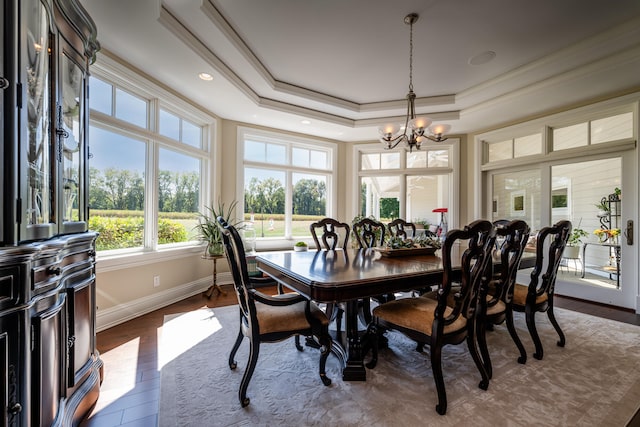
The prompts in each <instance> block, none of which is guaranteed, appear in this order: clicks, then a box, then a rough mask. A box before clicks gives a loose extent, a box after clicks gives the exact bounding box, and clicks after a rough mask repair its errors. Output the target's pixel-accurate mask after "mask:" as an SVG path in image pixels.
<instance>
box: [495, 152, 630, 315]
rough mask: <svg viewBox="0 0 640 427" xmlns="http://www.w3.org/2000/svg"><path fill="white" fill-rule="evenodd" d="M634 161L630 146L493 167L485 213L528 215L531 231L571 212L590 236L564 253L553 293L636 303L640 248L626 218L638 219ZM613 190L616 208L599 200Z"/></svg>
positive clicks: (571, 217)
mask: <svg viewBox="0 0 640 427" xmlns="http://www.w3.org/2000/svg"><path fill="white" fill-rule="evenodd" d="M635 168H636V166H635V160H634V156H633V155H630V152H629V151H626V152H620V153H614V154H606V155H600V156H589V157H586V156H585V157H584V158H572V159H563V160H559V161H556V162H548V163H539V164H536V165H526V166H522V167H521V168H518V169H509V170H495V171H491V172H488V176H487V178H488V179H487V181H485V182H487V184H488V185H489V187H490V188H488V190H489V191H488V193H487V194H491V196H490V199H489V200H488V207H489V214H490V215H488V217H490V218H492V219H493V220H496V219H502V218H509V219H516V218H518V219H523V220H525V221H527V223H528V224H529V225H530V226H531V230H532V234H535V232H537V231H538V230H540V228H542V227H544V226H546V225H550V224H554V223H556V222H557V221H559V220H561V219H569V220H570V221H571V222H572V224H573V227H574V228H581V229H582V230H584V231H585V232H586V233H587V236H586V237H583V239H582V242H580V249H581V251H580V255H579V257H577V258H575V259H573V262H569V260H568V259H567V260H565V263H564V266H563V269H564V270H563V274H559V275H558V279H557V282H556V293H557V294H560V295H566V296H571V297H575V298H580V299H585V300H589V301H595V302H601V303H605V304H610V305H615V306H619V307H626V308H633V309H635V308H636V300H635V295H636V290H637V289H636V287H637V283H638V278H637V277H638V276H637V272H638V268H637V260H638V251H637V243H636V242H632V239H633V230H632V228H631V227H628V221H632V223H633V224H635V222H636V220H637V218H636V216H637V210H636V209H635V207H636V206H637V205H638V191H637V185H636V181H635V180H634V177H635V176H636V171H635ZM611 198H612V199H613V200H618V199H619V203H617V204H615V206H614V208H615V212H614V213H613V215H612V213H611V212H609V214H606V213H603V212H602V209H601V206H599V205H600V204H601V201H602V200H605V199H606V200H610V199H611ZM629 225H631V224H629ZM599 230H604V232H601V233H598V231H599ZM606 230H609V232H608V233H607V231H606ZM598 234H600V236H601V238H600V237H599V235H598ZM608 235H610V236H611V237H609V238H608V239H606V241H604V242H603V240H604V238H605V237H606V236H608ZM627 235H630V236H631V240H628V239H627ZM603 243H604V244H603ZM585 244H586V246H585ZM520 279H521V280H522V279H525V280H526V279H527V277H521V278H520Z"/></svg>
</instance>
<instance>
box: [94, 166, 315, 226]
mask: <svg viewBox="0 0 640 427" xmlns="http://www.w3.org/2000/svg"><path fill="white" fill-rule="evenodd" d="M89 176H90V192H89V206H91V209H96V210H137V211H141V210H144V195H145V185H144V184H145V179H144V178H145V177H144V174H141V173H138V172H135V171H130V170H126V169H116V168H107V169H104V170H100V169H97V168H90V170H89ZM285 193H286V192H285V188H284V187H283V185H282V183H281V182H280V181H279V180H277V179H274V178H267V179H264V180H259V179H258V178H255V177H254V178H252V179H251V180H250V181H249V183H248V185H246V186H245V191H244V205H245V210H246V212H253V213H261V212H263V213H270V214H284V209H285ZM199 195H200V176H199V175H198V174H197V173H195V172H186V173H185V172H173V171H160V173H159V175H158V207H159V211H160V212H197V211H198V209H199V203H198V201H199ZM326 196H327V188H326V183H325V182H323V181H318V180H315V179H301V180H299V181H298V182H297V183H296V184H295V185H294V187H293V213H294V214H300V215H324V214H325V211H326Z"/></svg>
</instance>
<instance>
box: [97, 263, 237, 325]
mask: <svg viewBox="0 0 640 427" xmlns="http://www.w3.org/2000/svg"><path fill="white" fill-rule="evenodd" d="M217 283H218V284H220V285H225V284H231V283H233V279H232V277H231V273H228V272H225V273H219V274H218V277H217ZM209 286H211V279H210V278H203V279H200V280H196V281H194V282H191V283H185V284H184V285H180V286H176V287H173V288H171V289H167V290H166V291H162V292H158V293H156V294H153V295H150V296H147V297H144V298H140V299H137V300H135V301H129V302H127V303H125V304H119V305H117V306H115V307H111V308H107V309H105V310H100V309H98V311H97V312H96V331H97V332H100V331H104V330H105V329H109V328H111V327H113V326H116V325H119V324H120V323H124V322H126V321H128V320H131V319H135V318H136V317H139V316H142V315H143V314H147V313H150V312H152V311H154V310H157V309H159V308H162V307H166V306H168V305H170V304H173V303H174V302H178V301H181V300H183V299H185V298H188V297H190V296H192V295H196V294H198V293H200V292H203V291H205V290H206V289H207V288H208V287H209Z"/></svg>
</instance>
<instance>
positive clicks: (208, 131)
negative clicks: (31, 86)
mask: <svg viewBox="0 0 640 427" xmlns="http://www.w3.org/2000/svg"><path fill="white" fill-rule="evenodd" d="M91 71H92V72H91V77H95V78H97V79H99V80H102V81H104V82H105V83H108V84H110V85H111V86H112V96H113V93H115V91H116V88H117V89H122V90H124V91H126V92H128V93H130V94H132V95H134V96H136V97H139V98H142V99H145V100H146V101H147V106H148V107H147V116H148V117H147V128H141V127H139V126H136V125H134V124H132V123H129V122H127V121H124V120H121V119H118V118H117V117H116V116H115V100H114V99H113V100H112V108H111V114H110V115H109V114H105V113H102V112H99V111H96V110H90V116H89V126H90V127H92V126H96V127H99V128H101V129H104V130H107V131H109V132H116V133H120V134H123V135H125V136H127V137H132V138H135V139H138V140H142V141H145V144H146V156H145V165H144V167H145V177H144V179H145V202H144V222H145V229H144V237H143V246H142V247H141V248H140V247H137V248H123V249H114V250H106V251H99V252H98V256H97V258H98V261H99V262H100V266H101V267H102V268H106V269H107V270H111V269H116V270H117V269H120V268H128V267H129V266H132V265H144V264H147V263H153V262H157V261H158V260H161V259H174V258H179V257H183V256H190V255H191V254H193V253H195V252H199V251H201V246H202V243H201V242H199V241H193V240H192V241H187V242H180V243H172V244H163V245H158V242H157V232H158V229H157V228H158V213H159V206H158V201H157V192H158V180H157V177H158V172H159V153H160V149H161V148H164V149H167V150H170V151H175V152H179V153H181V154H185V155H187V156H191V157H194V158H196V159H198V161H199V163H200V184H199V185H200V190H199V202H198V211H199V212H203V211H204V210H205V206H208V205H209V204H210V203H211V200H214V197H213V196H214V195H213V194H212V192H213V188H214V185H213V183H212V182H211V180H212V177H213V168H214V167H215V166H216V164H215V162H214V161H213V153H214V152H215V148H216V146H217V141H216V135H217V133H216V129H217V127H218V119H217V118H216V117H214V116H212V115H210V114H209V113H207V112H206V111H204V110H201V109H199V108H197V107H196V106H194V105H193V104H191V103H188V102H186V101H185V100H183V99H182V98H179V97H177V96H176V95H175V94H173V93H171V92H169V91H167V90H166V89H164V88H163V87H161V86H159V85H157V84H155V83H154V82H152V81H150V80H148V79H146V78H145V77H144V76H142V75H138V74H137V73H135V72H134V71H133V70H131V69H129V68H127V67H126V66H125V65H124V64H121V63H119V62H117V61H115V60H113V59H112V58H110V57H109V56H106V55H101V56H100V57H99V59H98V61H96V63H95V64H93V65H92V68H91ZM89 108H90V105H89ZM160 109H163V110H165V111H168V112H170V113H171V114H174V115H177V116H178V117H179V118H181V119H183V120H187V121H189V122H191V123H193V124H196V125H199V126H201V129H202V147H201V148H197V147H194V146H192V145H189V144H187V143H183V142H181V141H177V140H174V139H172V138H169V137H166V136H164V135H162V134H160V129H159V116H160ZM90 147H91V141H89V148H90ZM90 163H91V161H90V162H89V166H90Z"/></svg>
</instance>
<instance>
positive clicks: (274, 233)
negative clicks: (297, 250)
mask: <svg viewBox="0 0 640 427" xmlns="http://www.w3.org/2000/svg"><path fill="white" fill-rule="evenodd" d="M238 139H239V145H240V147H241V149H240V150H239V153H240V154H239V155H240V157H241V159H242V164H243V176H242V182H241V183H239V186H238V187H239V188H240V189H242V193H243V194H242V195H241V196H240V197H239V198H238V200H242V203H243V206H244V210H243V212H244V220H245V225H246V226H248V227H251V228H253V229H254V230H255V232H256V237H257V239H264V238H267V239H268V238H271V239H293V238H296V237H309V236H310V232H309V225H310V224H311V223H312V222H315V221H317V220H319V219H321V218H323V217H325V216H335V212H334V208H333V204H332V200H333V197H334V193H335V191H334V189H333V187H332V185H333V184H334V183H335V174H336V172H335V167H334V158H335V153H336V146H335V144H330V143H324V142H320V141H314V140H306V139H302V138H295V137H290V136H285V135H280V134H276V133H271V132H262V131H257V130H253V129H248V128H240V129H239V136H238ZM378 161H379V160H378Z"/></svg>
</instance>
